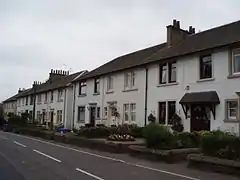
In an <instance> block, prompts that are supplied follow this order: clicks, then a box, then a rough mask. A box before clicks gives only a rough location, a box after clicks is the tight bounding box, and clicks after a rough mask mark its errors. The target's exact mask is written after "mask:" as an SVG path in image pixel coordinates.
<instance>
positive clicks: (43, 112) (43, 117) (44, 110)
mask: <svg viewBox="0 0 240 180" xmlns="http://www.w3.org/2000/svg"><path fill="white" fill-rule="evenodd" d="M42 120H43V122H45V121H46V120H47V113H46V109H42Z"/></svg>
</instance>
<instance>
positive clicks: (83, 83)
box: [78, 81, 87, 96]
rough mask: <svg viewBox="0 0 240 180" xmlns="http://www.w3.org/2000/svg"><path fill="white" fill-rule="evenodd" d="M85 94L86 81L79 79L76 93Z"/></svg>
mask: <svg viewBox="0 0 240 180" xmlns="http://www.w3.org/2000/svg"><path fill="white" fill-rule="evenodd" d="M84 88H85V92H83V89H84ZM86 94H87V81H80V82H79V91H78V95H79V96H81V95H86Z"/></svg>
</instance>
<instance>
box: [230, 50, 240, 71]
mask: <svg viewBox="0 0 240 180" xmlns="http://www.w3.org/2000/svg"><path fill="white" fill-rule="evenodd" d="M236 51H239V53H238V54H237V55H234V53H235V52H236ZM235 56H240V48H236V49H233V50H232V59H231V63H232V74H233V75H239V74H240V71H239V72H234V57H235Z"/></svg>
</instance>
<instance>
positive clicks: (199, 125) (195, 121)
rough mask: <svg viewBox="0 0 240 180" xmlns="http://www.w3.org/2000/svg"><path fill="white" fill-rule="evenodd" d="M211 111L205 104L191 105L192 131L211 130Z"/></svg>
mask: <svg viewBox="0 0 240 180" xmlns="http://www.w3.org/2000/svg"><path fill="white" fill-rule="evenodd" d="M209 113H210V111H208V110H207V108H206V107H205V106H204V105H191V132H192V131H201V130H207V131H209V130H210V117H209V116H208V114H209Z"/></svg>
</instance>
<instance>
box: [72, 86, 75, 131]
mask: <svg viewBox="0 0 240 180" xmlns="http://www.w3.org/2000/svg"><path fill="white" fill-rule="evenodd" d="M75 101H76V83H74V84H73V108H72V109H73V112H72V115H73V116H72V130H73V128H74V120H75Z"/></svg>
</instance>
